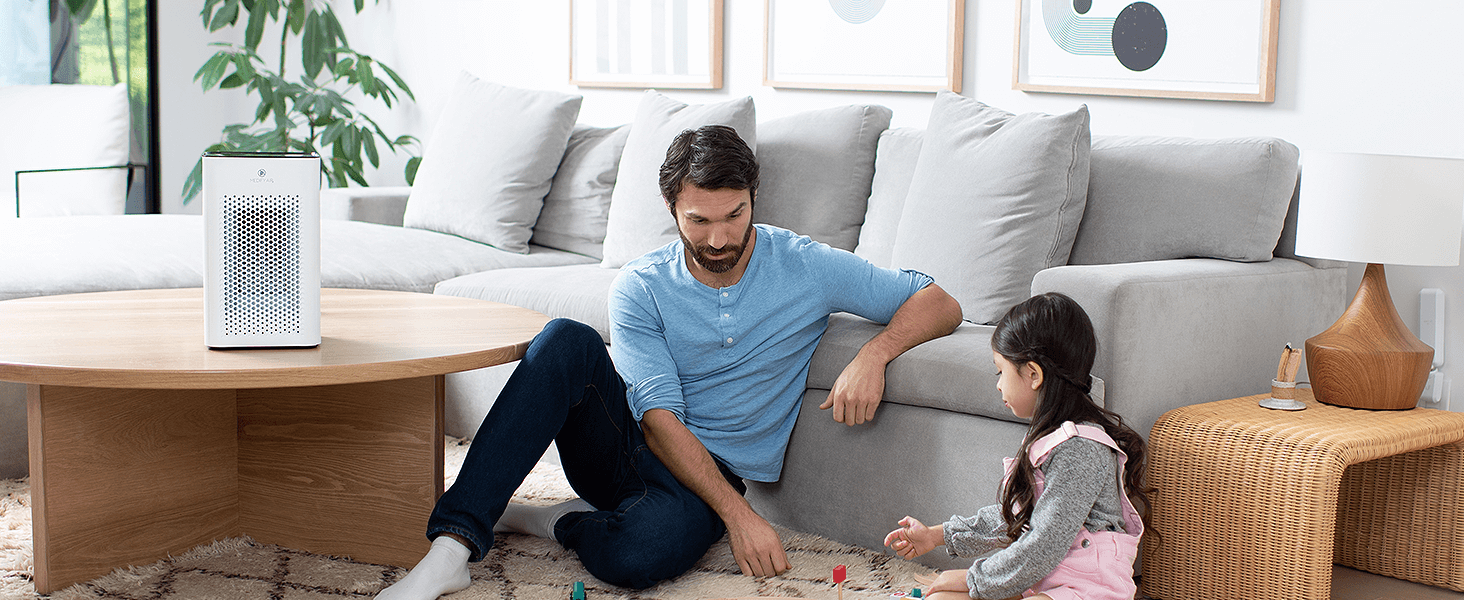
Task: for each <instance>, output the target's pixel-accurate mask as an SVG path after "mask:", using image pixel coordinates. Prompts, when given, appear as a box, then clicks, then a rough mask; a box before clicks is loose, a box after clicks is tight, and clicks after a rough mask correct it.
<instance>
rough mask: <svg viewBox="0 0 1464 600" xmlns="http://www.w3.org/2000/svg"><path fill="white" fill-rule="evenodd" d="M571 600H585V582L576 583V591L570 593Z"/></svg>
mask: <svg viewBox="0 0 1464 600" xmlns="http://www.w3.org/2000/svg"><path fill="white" fill-rule="evenodd" d="M569 600H585V582H583V581H576V582H574V591H573V592H570V594H569Z"/></svg>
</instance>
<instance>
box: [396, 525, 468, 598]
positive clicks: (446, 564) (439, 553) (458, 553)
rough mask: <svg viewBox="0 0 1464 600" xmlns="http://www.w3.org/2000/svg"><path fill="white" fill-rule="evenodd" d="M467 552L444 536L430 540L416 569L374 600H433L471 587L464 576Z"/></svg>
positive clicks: (460, 544) (459, 544) (465, 575)
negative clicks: (425, 553) (424, 554)
mask: <svg viewBox="0 0 1464 600" xmlns="http://www.w3.org/2000/svg"><path fill="white" fill-rule="evenodd" d="M471 554H472V553H471V552H470V551H469V550H468V547H467V546H464V545H463V544H462V542H459V541H457V540H455V539H452V538H451V537H449V536H446V535H439V536H437V539H434V540H432V549H431V550H428V551H427V556H423V557H422V560H421V561H418V562H417V566H415V567H412V570H411V571H410V572H408V573H407V576H406V577H403V578H402V580H401V581H398V582H396V583H394V584H392V585H391V587H388V588H386V589H384V590H381V593H380V594H377V595H376V600H436V598H437V597H438V596H441V595H443V594H451V593H453V592H456V591H458V590H461V589H465V588H467V587H468V586H469V585H472V583H473V579H472V577H471V576H470V575H468V557H469V556H471Z"/></svg>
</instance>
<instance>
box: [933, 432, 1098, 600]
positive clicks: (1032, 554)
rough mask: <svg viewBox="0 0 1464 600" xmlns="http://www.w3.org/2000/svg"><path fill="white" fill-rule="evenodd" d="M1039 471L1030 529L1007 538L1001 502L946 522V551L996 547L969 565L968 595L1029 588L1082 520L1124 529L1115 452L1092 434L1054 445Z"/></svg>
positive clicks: (969, 553) (1094, 527) (970, 553)
mask: <svg viewBox="0 0 1464 600" xmlns="http://www.w3.org/2000/svg"><path fill="white" fill-rule="evenodd" d="M1040 470H1041V471H1042V474H1043V475H1044V477H1045V479H1046V484H1045V488H1044V491H1043V492H1042V495H1041V496H1038V497H1037V502H1036V505H1035V506H1033V508H1032V519H1031V521H1030V522H1029V528H1028V529H1027V531H1025V532H1023V533H1022V534H1021V536H1020V537H1018V538H1017V541H1015V542H1012V543H1011V544H1010V545H1007V544H1006V522H1005V521H1003V520H1002V518H1001V510H1002V509H1001V505H999V504H997V505H992V506H987V507H985V508H982V509H981V510H979V511H977V513H976V516H973V517H962V516H959V515H957V516H952V517H951V519H950V520H949V521H946V522H945V525H944V529H945V543H946V549H947V551H948V552H950V553H951V556H965V557H975V556H981V555H984V554H987V553H989V552H992V551H996V552H995V553H994V554H992V555H991V556H989V557H987V558H984V559H980V560H977V561H976V562H975V563H974V564H972V565H971V568H970V569H968V570H967V571H966V585H967V586H969V587H970V588H971V597H972V598H1009V597H1011V596H1016V595H1019V594H1021V593H1022V591H1024V590H1026V589H1027V588H1029V587H1032V586H1033V585H1035V584H1036V583H1037V582H1038V581H1041V580H1042V578H1043V577H1046V576H1047V575H1048V574H1049V573H1051V572H1052V570H1053V569H1056V568H1057V564H1058V563H1059V562H1062V559H1063V557H1065V556H1067V552H1068V548H1069V547H1071V546H1072V543H1073V540H1074V539H1076V538H1077V537H1078V528H1079V527H1086V528H1087V529H1088V531H1091V532H1095V533H1096V532H1100V531H1123V505H1122V504H1121V503H1120V502H1119V497H1118V494H1119V492H1118V453H1116V452H1114V451H1113V450H1112V449H1111V448H1109V447H1108V446H1104V445H1103V444H1100V443H1098V442H1095V441H1092V440H1089V439H1085V438H1071V439H1068V440H1067V441H1064V442H1063V443H1061V444H1058V445H1057V447H1056V448H1053V449H1052V452H1051V453H1049V454H1048V456H1047V461H1046V462H1045V463H1043V464H1042V467H1041V468H1040Z"/></svg>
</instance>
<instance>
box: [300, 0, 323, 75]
mask: <svg viewBox="0 0 1464 600" xmlns="http://www.w3.org/2000/svg"><path fill="white" fill-rule="evenodd" d="M324 36H325V32H324V31H323V30H322V25H321V22H320V13H317V12H315V11H311V12H310V14H309V15H306V17H305V33H304V35H302V36H301V37H300V61H301V62H302V63H303V64H304V65H305V74H306V75H308V76H309V77H310V78H311V79H315V77H316V76H317V75H319V74H320V68H321V67H322V66H324V65H325V52H324V51H323V50H322V47H323V46H324V45H325V44H324V43H323V42H324V41H325V40H324Z"/></svg>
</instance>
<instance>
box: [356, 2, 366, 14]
mask: <svg viewBox="0 0 1464 600" xmlns="http://www.w3.org/2000/svg"><path fill="white" fill-rule="evenodd" d="M365 6H366V0H356V12H357V13H360V12H361V9H362V8H365Z"/></svg>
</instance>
